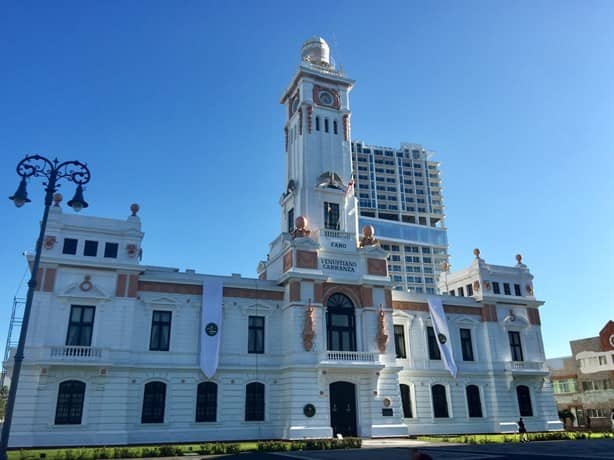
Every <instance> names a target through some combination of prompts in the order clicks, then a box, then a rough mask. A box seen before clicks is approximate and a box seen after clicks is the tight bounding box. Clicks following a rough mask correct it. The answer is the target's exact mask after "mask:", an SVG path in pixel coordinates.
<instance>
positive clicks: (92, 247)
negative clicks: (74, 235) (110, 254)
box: [83, 240, 98, 257]
mask: <svg viewBox="0 0 614 460" xmlns="http://www.w3.org/2000/svg"><path fill="white" fill-rule="evenodd" d="M96 254H98V241H92V240H85V244H84V245H83V255H84V256H88V257H96Z"/></svg>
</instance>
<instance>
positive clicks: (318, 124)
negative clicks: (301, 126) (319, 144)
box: [316, 117, 320, 131]
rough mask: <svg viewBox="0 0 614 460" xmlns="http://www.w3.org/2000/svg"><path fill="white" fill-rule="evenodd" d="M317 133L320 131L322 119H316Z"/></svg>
mask: <svg viewBox="0 0 614 460" xmlns="http://www.w3.org/2000/svg"><path fill="white" fill-rule="evenodd" d="M316 131H320V117H316Z"/></svg>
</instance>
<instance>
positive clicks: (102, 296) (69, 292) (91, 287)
mask: <svg viewBox="0 0 614 460" xmlns="http://www.w3.org/2000/svg"><path fill="white" fill-rule="evenodd" d="M58 297H60V298H62V297H64V298H80V299H91V300H110V298H111V296H110V295H109V294H108V293H106V292H105V291H104V290H103V289H102V288H100V287H99V286H98V285H96V284H95V283H93V282H92V281H91V279H90V277H89V275H86V276H85V277H84V278H83V281H81V282H78V283H72V284H70V285H68V287H66V289H64V290H63V291H62V292H60V294H58Z"/></svg>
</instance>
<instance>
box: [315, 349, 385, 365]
mask: <svg viewBox="0 0 614 460" xmlns="http://www.w3.org/2000/svg"><path fill="white" fill-rule="evenodd" d="M326 355H327V356H326V359H327V361H351V362H361V363H376V362H377V361H378V359H377V355H376V354H375V353H372V352H370V351H327V352H326Z"/></svg>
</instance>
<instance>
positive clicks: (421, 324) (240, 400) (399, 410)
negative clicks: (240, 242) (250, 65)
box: [8, 39, 561, 447]
mask: <svg viewBox="0 0 614 460" xmlns="http://www.w3.org/2000/svg"><path fill="white" fill-rule="evenodd" d="M351 86H352V81H351V80H349V79H347V78H346V77H345V76H343V75H341V74H340V73H339V72H337V71H336V70H335V69H334V68H333V67H332V66H331V65H330V63H329V58H328V48H327V45H326V44H325V42H324V41H323V40H322V39H312V40H309V41H308V42H306V44H305V45H304V48H303V62H302V64H301V65H300V67H299V70H298V72H297V74H296V75H295V76H294V78H293V80H292V83H291V85H290V86H289V87H288V89H287V90H286V91H285V92H284V94H283V96H282V99H281V102H282V103H283V104H285V106H286V108H287V110H288V121H287V124H286V132H287V140H288V142H287V179H288V187H287V190H286V191H285V192H284V194H283V195H282V198H281V207H282V231H281V233H280V235H279V236H278V237H277V238H276V239H275V240H274V241H273V242H272V243H271V245H270V250H269V254H268V257H267V260H266V261H262V262H260V264H259V266H258V273H259V279H246V278H242V277H240V276H230V277H214V278H216V279H218V280H221V281H222V282H223V287H224V291H223V303H222V311H223V321H222V326H221V327H220V330H219V337H220V340H221V351H220V360H219V366H218V369H217V372H216V373H215V375H214V376H213V377H212V378H211V379H207V378H206V377H205V376H204V374H203V373H202V371H201V369H200V368H199V360H200V342H201V340H202V337H203V333H204V331H203V330H204V329H205V328H204V325H203V324H201V319H200V318H201V305H202V300H203V297H202V296H203V293H202V283H203V280H204V279H205V277H206V275H202V274H199V273H195V272H194V271H186V272H179V271H178V270H177V269H174V268H168V267H154V266H145V265H141V264H140V263H139V254H140V248H141V243H142V238H143V233H142V231H141V222H140V219H139V217H138V216H136V212H135V209H133V215H132V216H130V217H128V219H127V220H125V221H123V220H111V219H100V218H95V217H87V216H72V215H68V214H64V213H63V212H62V211H61V209H60V208H59V207H56V208H53V209H52V213H51V214H50V217H49V227H48V232H47V236H46V240H45V248H44V249H43V254H42V259H41V267H42V269H41V273H40V276H39V286H40V288H39V291H38V292H37V293H36V295H35V300H34V304H33V309H32V317H31V324H30V329H29V334H28V340H27V343H26V350H25V360H24V363H23V370H22V377H21V380H20V384H19V388H18V391H17V400H16V406H15V407H16V411H15V414H14V418H13V427H12V432H11V437H10V440H9V443H10V446H11V447H18V446H24V447H25V446H38V445H46V446H49V445H84V444H122V443H149V442H156V443H160V442H179V441H207V440H230V439H275V438H285V439H303V438H321V437H331V436H333V435H334V434H337V433H341V434H344V435H357V436H362V437H386V436H407V435H410V434H422V433H455V432H500V431H513V430H515V429H516V425H515V423H514V422H515V421H516V420H517V419H518V417H519V416H520V415H523V416H524V418H525V420H526V424H527V427H528V429H530V430H546V429H558V428H560V427H561V424H560V422H559V421H558V418H557V416H556V409H555V405H554V400H553V397H552V389H551V386H550V382H549V380H548V378H547V371H546V370H545V368H544V364H543V361H544V353H543V345H542V338H541V330H540V323H539V314H538V308H539V307H540V306H541V304H542V302H540V301H537V300H536V299H535V298H534V297H533V295H532V291H531V294H530V295H529V294H528V293H526V292H522V293H521V295H519V296H516V297H513V298H512V296H507V297H506V296H496V295H490V294H489V295H487V293H486V292H485V290H482V291H479V292H475V295H473V296H468V297H467V296H466V297H461V296H448V295H446V296H444V297H443V302H444V308H445V312H446V316H447V319H448V323H449V327H450V335H451V337H450V338H449V339H450V341H451V343H452V348H453V349H454V356H455V360H456V363H457V364H458V368H459V372H458V375H457V376H456V378H455V379H454V378H452V376H451V375H450V374H449V373H448V372H447V371H445V370H444V367H443V365H442V363H441V360H440V359H437V357H436V356H434V355H433V353H435V348H433V347H436V346H437V344H436V342H433V341H431V342H429V338H428V337H429V334H428V333H429V327H430V326H431V319H430V315H429V313H428V305H427V297H426V296H424V295H420V294H415V293H407V292H398V291H394V290H393V289H392V287H393V281H392V280H391V279H390V277H389V274H388V270H387V265H386V259H387V256H388V252H387V251H385V250H383V249H382V248H381V247H380V246H379V245H378V244H377V242H376V241H375V240H374V239H373V237H372V235H370V234H369V232H368V229H367V231H366V232H363V234H362V237H360V238H359V237H358V233H359V232H358V215H357V214H358V213H357V212H356V209H355V208H356V203H355V201H354V200H355V199H354V198H353V196H352V195H351V193H347V188H348V185H349V180H350V177H351V172H352V164H351V151H350V133H349V128H350V127H349V116H350V112H349V99H348V93H349V90H350V89H351ZM316 120H318V121H316ZM71 240H76V244H75V242H74V241H71ZM88 242H89V243H88ZM95 242H96V243H95ZM115 245H116V246H115ZM94 248H95V249H94ZM73 249H74V250H73ZM474 265H475V264H474ZM488 270H490V271H491V272H492V273H493V274H492V275H491V274H490V273H491V272H489V271H488ZM485 273H486V274H488V276H489V277H491V278H489V279H495V278H494V277H495V276H497V277H499V276H500V277H502V278H501V280H503V278H505V277H509V279H510V280H522V281H519V282H521V283H525V284H526V283H527V282H528V281H527V280H529V281H530V280H532V276H531V275H530V273H529V272H528V270H527V269H526V267H525V266H524V265H523V266H522V267H518V266H517V267H496V266H486V265H484V266H480V265H479V264H478V266H477V268H476V266H472V267H470V268H469V269H468V270H466V271H464V272H461V274H459V275H456V274H446V277H447V279H446V280H444V281H440V287H441V286H442V285H441V283H447V286H446V289H445V290H446V292H449V291H450V290H452V289H457V285H458V286H460V285H461V284H462V285H465V284H467V283H470V284H472V285H474V283H476V281H479V282H480V283H481V285H482V286H484V276H485ZM506 279H507V278H506ZM531 286H532V285H531ZM512 310H513V311H512ZM512 313H513V314H512ZM395 326H396V327H395ZM467 331H469V332H467ZM510 331H512V332H514V334H513V336H514V337H518V338H519V341H520V342H519V343H518V344H514V346H513V347H511V345H510V340H511V339H510V337H511V336H510ZM461 335H462V337H463V338H462V339H461ZM467 337H469V339H467ZM429 343H430V345H431V347H430V348H431V349H429ZM518 347H520V350H521V353H522V356H520V355H518V350H519V348H518ZM463 350H464V351H463ZM518 357H520V359H517V358H518ZM469 358H470V359H469ZM8 365H9V367H10V363H8ZM207 382H208V383H207ZM211 384H215V385H211ZM468 387H471V388H469V390H468ZM199 389H202V393H201V396H202V398H199V397H198V394H199ZM468 391H469V393H471V394H469V393H468ZM519 397H520V398H521V399H522V401H519V400H518V398H519ZM476 398H477V399H476ZM527 398H528V400H527ZM527 401H528V402H527ZM527 404H528V406H527ZM527 410H529V411H530V413H531V415H527ZM197 420H203V421H197ZM204 420H207V421H204Z"/></svg>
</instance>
